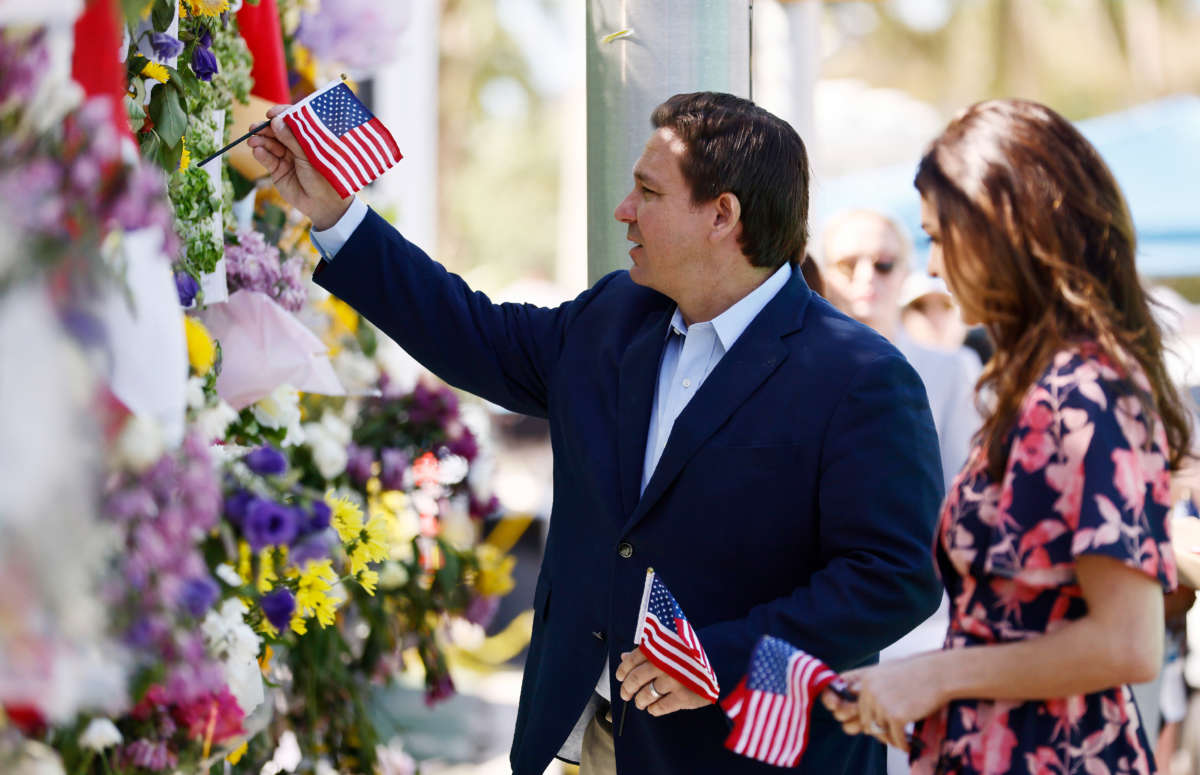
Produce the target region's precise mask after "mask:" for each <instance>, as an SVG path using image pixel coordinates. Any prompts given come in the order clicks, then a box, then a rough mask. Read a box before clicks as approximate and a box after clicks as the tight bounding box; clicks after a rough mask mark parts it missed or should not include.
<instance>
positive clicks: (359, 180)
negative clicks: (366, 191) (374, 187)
mask: <svg viewBox="0 0 1200 775" xmlns="http://www.w3.org/2000/svg"><path fill="white" fill-rule="evenodd" d="M283 120H284V123H286V124H287V126H288V129H290V130H292V134H293V135H294V136H295V137H296V141H297V142H299V143H300V147H301V148H303V149H304V153H305V155H306V156H308V160H309V161H310V162H311V163H312V165H313V166H314V167H316V168H317V170H318V171H319V172H320V173H321V174H322V175H323V176H324V177H325V179H326V180H328V181H329V183H330V185H332V186H333V187H334V188H335V189H336V190H337V192H338V193H339V194H340V195H341V196H343V197H347V196H350V195H351V194H353V193H354V192H355V191H358V190H359V189H360V188H362V187H363V186H365V185H367V184H368V183H370V182H371V181H372V180H374V179H375V178H377V177H379V176H380V175H382V174H383V173H384V172H386V171H387V170H388V169H389V168H391V167H392V165H394V164H395V163H396V162H398V161H400V159H401V155H400V149H399V148H398V147H397V146H396V141H395V140H394V139H392V133H391V132H389V131H388V130H387V127H385V126H384V125H383V122H382V121H380V120H379V119H377V118H375V116H373V115H372V114H371V111H369V110H367V108H366V106H365V105H363V104H362V102H360V101H359V99H358V97H356V96H355V95H354V92H352V91H351V90H350V87H349V86H347V85H346V84H345V83H343V82H341V81H334V82H333V83H331V84H329V85H327V86H325V87H324V88H322V89H320V90H318V91H315V92H313V93H312V94H310V95H309V96H308V97H306V98H304V99H303V100H302V101H300V102H298V103H296V104H295V105H293V106H292V107H291V108H290V109H289V110H288V111H287V112H286V113H284V114H283Z"/></svg>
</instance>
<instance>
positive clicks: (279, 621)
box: [260, 587, 296, 632]
mask: <svg viewBox="0 0 1200 775" xmlns="http://www.w3.org/2000/svg"><path fill="white" fill-rule="evenodd" d="M260 605H261V606H262V610H263V613H264V614H266V615H267V621H268V622H270V623H271V624H272V625H273V626H274V627H275V629H277V630H279V631H281V632H282V631H283V630H286V629H287V626H288V622H290V621H291V620H292V612H293V611H295V610H296V598H295V597H294V596H293V595H292V592H291V590H289V589H288V588H287V587H280V588H279V589H276V590H274V591H273V592H269V593H267V594H266V595H263V599H262V600H261V601H260Z"/></svg>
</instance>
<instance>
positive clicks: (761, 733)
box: [721, 635, 849, 767]
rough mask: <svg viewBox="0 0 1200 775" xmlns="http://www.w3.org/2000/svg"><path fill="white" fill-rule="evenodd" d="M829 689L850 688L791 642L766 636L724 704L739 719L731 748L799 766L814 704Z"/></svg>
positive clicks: (843, 690) (728, 741)
mask: <svg viewBox="0 0 1200 775" xmlns="http://www.w3.org/2000/svg"><path fill="white" fill-rule="evenodd" d="M826 687H832V688H833V689H834V690H835V691H838V692H839V693H848V692H849V687H847V686H846V683H845V681H843V680H842V678H841V677H840V676H838V674H837V673H835V672H834V671H833V670H831V669H830V668H829V667H828V666H827V665H826V664H825V663H824V662H822V661H821V660H819V659H817V658H816V657H814V656H812V655H811V654H808V653H806V652H804V651H802V650H800V649H798V648H796V647H794V646H792V645H791V644H789V643H788V642H787V641H783V640H780V639H779V638H775V637H772V636H770V635H765V636H763V638H762V639H761V640H760V641H759V642H758V645H756V646H755V647H754V653H753V654H752V655H751V657H750V667H749V670H748V671H747V674H746V677H745V678H743V679H742V682H741V683H740V684H738V686H737V688H736V689H734V690H733V692H732V693H731V694H730V695H729V696H728V697H726V698H725V701H724V702H722V703H721V707H722V709H724V711H725V715H727V716H729V718H730V719H732V720H733V731H732V732H731V733H730V734H729V737H728V738H726V740H725V747H726V748H728V749H729V750H731V751H733V752H734V753H739V754H741V755H743V756H747V757H750V758H751V759H757V760H758V761H761V762H766V763H767V764H773V765H775V766H777V767H794V766H796V763H797V762H798V761H800V756H801V755H802V754H803V753H804V748H805V747H806V746H807V745H808V728H809V716H810V713H811V712H812V706H813V703H814V702H816V701H817V699H818V698H819V697H820V695H821V692H822V691H824V690H825V688H826Z"/></svg>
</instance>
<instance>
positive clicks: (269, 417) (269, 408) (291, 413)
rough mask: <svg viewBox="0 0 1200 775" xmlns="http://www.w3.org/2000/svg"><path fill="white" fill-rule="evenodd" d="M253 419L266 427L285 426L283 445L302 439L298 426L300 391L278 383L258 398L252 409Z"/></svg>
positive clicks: (302, 432) (301, 440) (292, 443)
mask: <svg viewBox="0 0 1200 775" xmlns="http://www.w3.org/2000/svg"><path fill="white" fill-rule="evenodd" d="M252 411H253V413H254V419H256V420H258V421H259V423H261V424H262V425H264V426H266V427H267V428H286V429H287V437H286V438H285V439H284V440H283V443H284V445H285V446H291V445H294V444H300V443H302V442H303V441H304V430H303V429H302V428H301V427H300V393H299V392H297V391H296V388H294V387H292V386H291V385H287V384H284V385H280V386H279V387H277V388H275V389H274V390H273V391H271V394H270V395H269V396H267V397H266V398H262V399H259V401H258V402H257V403H255V404H254V407H253V409H252Z"/></svg>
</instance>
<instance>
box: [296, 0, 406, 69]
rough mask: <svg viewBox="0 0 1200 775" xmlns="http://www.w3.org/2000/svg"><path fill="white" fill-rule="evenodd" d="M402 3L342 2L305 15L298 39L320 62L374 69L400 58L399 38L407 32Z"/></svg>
mask: <svg viewBox="0 0 1200 775" xmlns="http://www.w3.org/2000/svg"><path fill="white" fill-rule="evenodd" d="M403 8H404V6H403V5H401V4H399V3H378V2H372V1H371V0H338V2H336V3H321V4H320V5H319V6H318V11H317V12H316V13H311V12H310V13H305V14H304V16H302V17H301V20H300V29H299V30H297V31H296V37H297V38H298V39H299V40H300V42H301V43H303V44H304V45H305V46H306V47H308V48H309V49H310V50H311V51H312V52H313V55H314V56H315V57H316V58H317V59H318V60H319V61H322V62H324V61H326V60H328V61H330V62H337V63H339V64H342V65H346V66H348V67H353V68H362V69H370V68H373V67H378V66H379V65H381V64H385V63H387V62H390V61H391V60H392V59H394V58H395V56H396V46H395V41H396V36H397V35H399V34H400V32H401V31H402V30H403V29H404V20H405V11H404V10H403Z"/></svg>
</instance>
